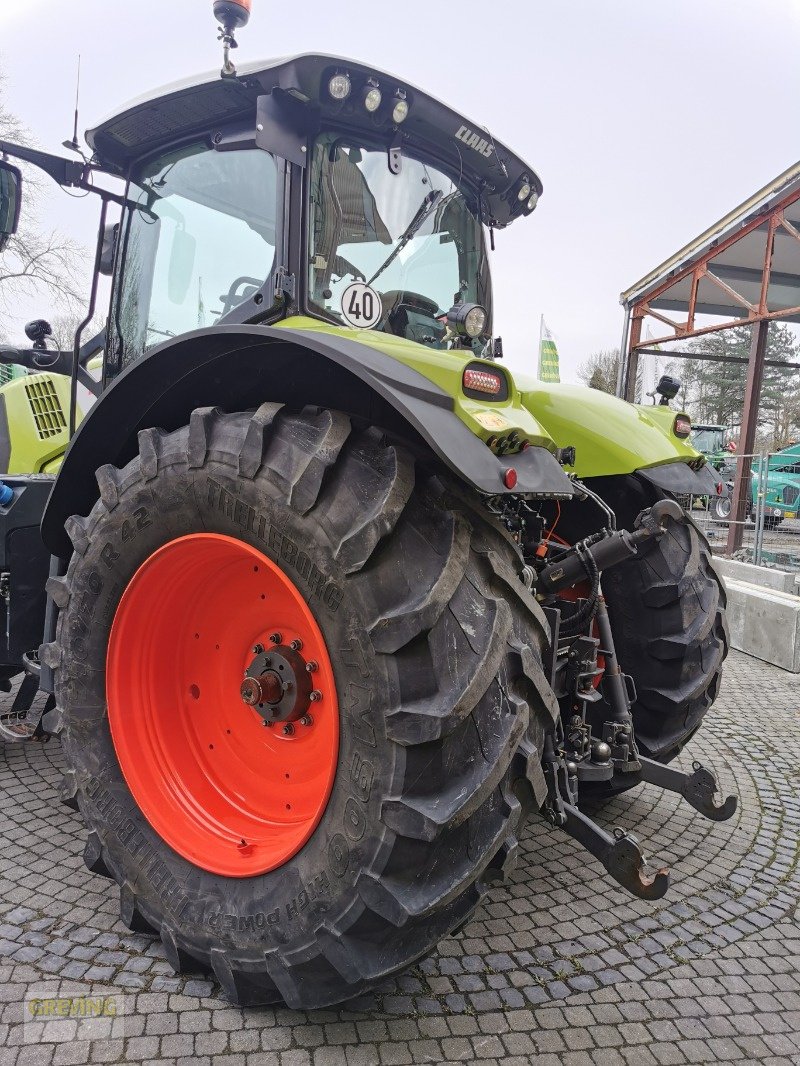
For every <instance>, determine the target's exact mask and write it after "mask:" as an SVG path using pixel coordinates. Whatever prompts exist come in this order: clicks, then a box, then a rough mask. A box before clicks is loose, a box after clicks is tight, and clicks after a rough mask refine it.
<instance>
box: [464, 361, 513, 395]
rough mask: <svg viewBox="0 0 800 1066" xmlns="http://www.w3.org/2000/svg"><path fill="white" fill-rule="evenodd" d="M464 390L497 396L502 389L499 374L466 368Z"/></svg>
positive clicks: (501, 380)
mask: <svg viewBox="0 0 800 1066" xmlns="http://www.w3.org/2000/svg"><path fill="white" fill-rule="evenodd" d="M464 388H465V389H472V390H473V391H474V392H485V393H488V394H489V395H490V396H497V394H498V393H499V392H500V391H501V390H502V388H503V379H502V378H501V377H500V375H499V374H493V373H492V372H491V371H490V370H475V369H473V368H471V367H468V368H467V369H466V370H465V371H464Z"/></svg>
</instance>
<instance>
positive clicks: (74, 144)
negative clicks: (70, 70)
mask: <svg viewBox="0 0 800 1066" xmlns="http://www.w3.org/2000/svg"><path fill="white" fill-rule="evenodd" d="M80 95H81V56H80V52H79V53H78V77H77V79H76V82H75V121H74V123H73V126H72V140H71V141H62V142H61V143H62V144H63V145H64V147H65V148H69V150H70V151H71V152H77V153H78V155H80V156H82V155H83V152H82V151H81V146H80V144H78V102H79V100H80Z"/></svg>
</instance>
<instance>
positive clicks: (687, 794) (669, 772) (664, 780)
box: [639, 755, 738, 822]
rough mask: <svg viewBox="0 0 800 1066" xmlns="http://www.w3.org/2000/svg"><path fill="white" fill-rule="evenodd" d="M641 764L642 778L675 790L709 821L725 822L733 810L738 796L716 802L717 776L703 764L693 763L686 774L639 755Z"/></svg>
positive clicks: (731, 815) (734, 810)
mask: <svg viewBox="0 0 800 1066" xmlns="http://www.w3.org/2000/svg"><path fill="white" fill-rule="evenodd" d="M639 762H640V763H641V764H642V770H641V780H642V781H648V782H649V783H650V784H652V785H658V786H659V787H660V788H663V789H666V790H667V791H668V792H677V793H678V794H679V795H680V796H683V798H684V799H685V800H686V802H687V803H688V804H689V805H690V806H692V807H694V809H695V810H696V811H699V812H700V813H701V814H704V815H705V816H706V818H710V819H711V821H712V822H725V821H727V820H728V818H732V817H733V815H734V813H735V812H736V807H737V805H738V798H737V797H736V796H728V797H726V799H725V800H723V802H722V803H717V800H716V797H717V795H720V797H721V795H722V794H721V792H720V788H719V782H718V781H717V778H716V776H715V775H714V774H713V773H712V772H711V771H710V770H707V769H706V767H705V766H703V765H702V763H699V762H693V763H692V773H691V774H687V773H684V772H683V771H682V770H674V769H673V768H672V767H671V766H664V765H663V764H662V763H660V762H654V761H653V760H652V759H646V758H645V757H644V756H643V755H640V756H639Z"/></svg>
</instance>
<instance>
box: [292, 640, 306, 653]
mask: <svg viewBox="0 0 800 1066" xmlns="http://www.w3.org/2000/svg"><path fill="white" fill-rule="evenodd" d="M289 647H290V648H291V649H292V651H302V648H303V642H302V640H293V641H292V642H291V644H290V645H289Z"/></svg>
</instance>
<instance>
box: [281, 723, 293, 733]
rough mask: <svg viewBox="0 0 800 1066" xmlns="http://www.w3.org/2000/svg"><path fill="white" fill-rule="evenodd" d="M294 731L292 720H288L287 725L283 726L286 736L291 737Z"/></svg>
mask: <svg viewBox="0 0 800 1066" xmlns="http://www.w3.org/2000/svg"><path fill="white" fill-rule="evenodd" d="M292 733H294V726H293V725H292V723H291V722H287V723H286V725H285V726H284V727H283V735H284V736H285V737H290V736H291V735H292Z"/></svg>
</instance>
